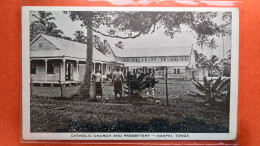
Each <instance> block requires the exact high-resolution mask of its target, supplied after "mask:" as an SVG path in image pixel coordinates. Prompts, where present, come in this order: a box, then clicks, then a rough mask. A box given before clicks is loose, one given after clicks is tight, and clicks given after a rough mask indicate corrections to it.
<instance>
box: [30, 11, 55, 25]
mask: <svg viewBox="0 0 260 146" xmlns="http://www.w3.org/2000/svg"><path fill="white" fill-rule="evenodd" d="M32 16H33V17H34V18H36V19H37V20H36V22H39V23H41V24H43V25H44V26H47V25H48V23H50V20H55V18H54V17H53V16H52V13H51V12H46V11H38V12H37V14H32Z"/></svg>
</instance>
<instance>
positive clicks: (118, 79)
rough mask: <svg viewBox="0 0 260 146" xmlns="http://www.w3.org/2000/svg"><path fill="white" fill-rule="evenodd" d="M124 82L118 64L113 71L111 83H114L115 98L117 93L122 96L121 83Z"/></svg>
mask: <svg viewBox="0 0 260 146" xmlns="http://www.w3.org/2000/svg"><path fill="white" fill-rule="evenodd" d="M123 82H124V75H123V73H122V72H121V71H120V66H117V67H116V71H114V72H113V75H112V83H113V84H114V92H115V98H117V94H119V95H120V98H122V83H123Z"/></svg>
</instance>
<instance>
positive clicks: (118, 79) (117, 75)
mask: <svg viewBox="0 0 260 146" xmlns="http://www.w3.org/2000/svg"><path fill="white" fill-rule="evenodd" d="M92 78H93V80H94V84H95V87H94V88H95V96H101V98H102V85H101V83H102V75H101V73H100V72H99V71H97V72H96V73H95V74H94V75H93V77H92ZM123 82H124V74H123V73H122V71H121V70H120V67H116V71H114V72H113V74H112V84H114V92H115V98H117V95H118V94H119V96H120V98H122V90H123Z"/></svg>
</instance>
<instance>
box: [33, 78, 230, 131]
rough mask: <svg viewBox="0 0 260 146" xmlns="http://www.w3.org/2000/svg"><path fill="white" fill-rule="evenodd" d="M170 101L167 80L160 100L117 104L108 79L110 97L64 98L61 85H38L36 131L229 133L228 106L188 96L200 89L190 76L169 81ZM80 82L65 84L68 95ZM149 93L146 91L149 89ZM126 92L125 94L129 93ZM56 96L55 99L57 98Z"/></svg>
mask: <svg viewBox="0 0 260 146" xmlns="http://www.w3.org/2000/svg"><path fill="white" fill-rule="evenodd" d="M169 83H170V84H169V85H168V87H169V89H168V90H169V105H170V106H168V107H166V106H165V84H164V81H163V80H160V84H157V85H156V95H155V96H156V99H155V100H159V101H160V104H159V105H156V104H155V100H152V99H149V100H147V103H146V104H130V103H128V102H126V103H118V102H117V100H115V99H114V94H113V87H112V86H110V85H109V83H105V84H104V86H103V87H104V88H103V93H104V97H105V98H108V99H107V100H100V102H87V101H86V100H80V101H79V100H74V99H68V100H66V99H60V98H58V97H59V96H60V95H59V87H33V93H34V94H36V95H38V97H36V96H33V97H31V131H32V132H135V131H136V132H228V127H229V110H228V108H227V106H223V105H215V106H214V107H208V106H206V105H205V103H204V102H202V100H201V99H199V98H194V97H191V96H188V95H187V90H196V89H195V87H194V85H193V84H192V83H191V81H185V82H184V81H176V80H171V81H169ZM77 89H78V86H72V87H65V88H64V95H65V96H66V97H69V96H71V95H73V94H75V93H76V91H77ZM144 95H145V93H144ZM125 96H126V95H125ZM53 97H56V98H53Z"/></svg>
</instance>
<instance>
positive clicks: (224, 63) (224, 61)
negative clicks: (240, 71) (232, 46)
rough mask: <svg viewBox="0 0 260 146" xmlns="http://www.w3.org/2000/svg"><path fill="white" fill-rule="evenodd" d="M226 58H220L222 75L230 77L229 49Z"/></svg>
mask: <svg viewBox="0 0 260 146" xmlns="http://www.w3.org/2000/svg"><path fill="white" fill-rule="evenodd" d="M227 54H228V55H227V58H223V59H221V60H220V64H221V66H222V71H223V76H226V77H230V72H231V50H228V52H227Z"/></svg>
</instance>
